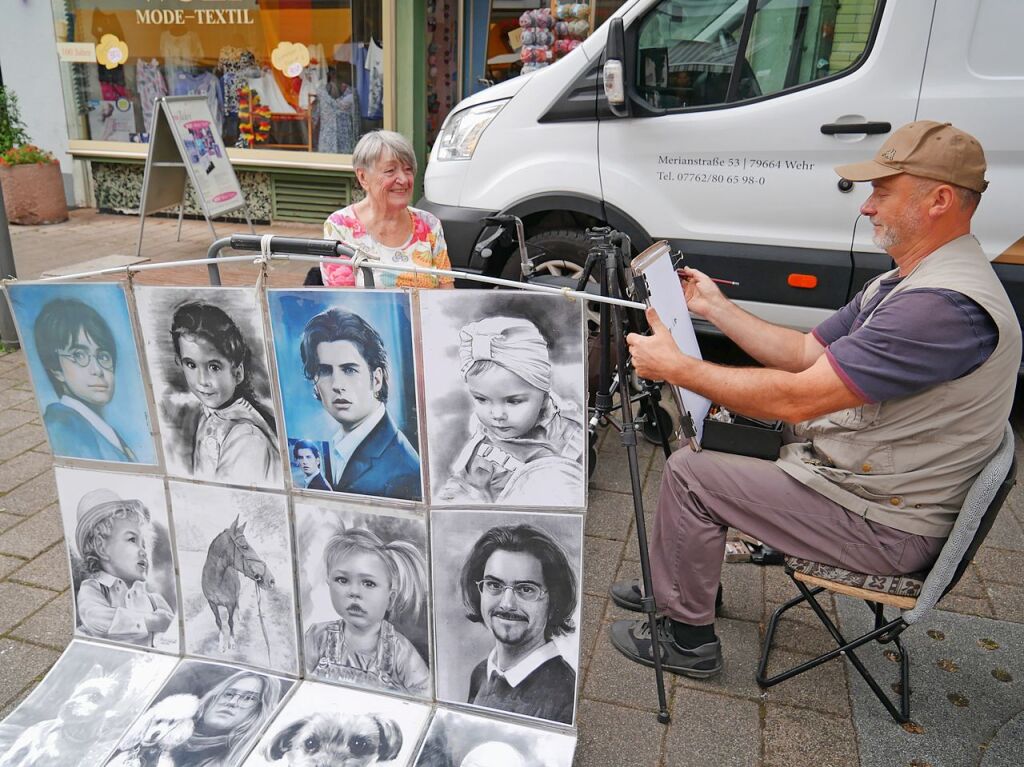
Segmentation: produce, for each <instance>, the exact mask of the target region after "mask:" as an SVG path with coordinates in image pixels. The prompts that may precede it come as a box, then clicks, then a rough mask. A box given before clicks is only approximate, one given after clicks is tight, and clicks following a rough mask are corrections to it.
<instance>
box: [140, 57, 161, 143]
mask: <svg viewBox="0 0 1024 767" xmlns="http://www.w3.org/2000/svg"><path fill="white" fill-rule="evenodd" d="M135 88H136V90H137V91H138V92H139V101H140V102H141V103H142V118H143V120H144V123H143V127H142V129H143V130H144V131H150V130H152V125H153V109H154V102H155V101H156V100H157V99H158V98H161V97H163V96H166V95H167V81H166V80H164V73H163V72H162V71H161V70H160V64H159V62H157V60H156V59H151V60H150V61H146V60H144V59H139V60H138V61H136V62H135Z"/></svg>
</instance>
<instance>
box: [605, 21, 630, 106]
mask: <svg viewBox="0 0 1024 767" xmlns="http://www.w3.org/2000/svg"><path fill="white" fill-rule="evenodd" d="M625 59H626V33H625V30H624V28H623V26H622V18H621V17H618V16H616V17H615V18H613V19H611V20H609V22H608V40H607V42H606V43H605V46H604V69H603V71H602V79H603V80H604V95H605V98H606V99H607V100H608V108H609V109H610V110H611V112H612V114H613V115H615V116H616V117H628V116H629V105H628V104H627V103H626V66H625Z"/></svg>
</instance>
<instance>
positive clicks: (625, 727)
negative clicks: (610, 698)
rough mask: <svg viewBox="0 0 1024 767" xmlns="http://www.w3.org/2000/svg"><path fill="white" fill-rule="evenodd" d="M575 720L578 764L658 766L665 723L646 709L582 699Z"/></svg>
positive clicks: (629, 766) (623, 766)
mask: <svg viewBox="0 0 1024 767" xmlns="http://www.w3.org/2000/svg"><path fill="white" fill-rule="evenodd" d="M630 698H631V699H632V696H630ZM577 724H578V725H579V739H578V740H577V742H576V761H575V764H576V765H577V767H583V765H594V767H598V766H599V767H658V765H659V764H660V762H661V752H662V742H663V741H664V739H665V727H664V725H661V724H658V720H657V719H656V718H655V715H654V714H652V713H650V712H648V711H637V710H635V709H629V708H624V707H622V706H614V705H611V704H608V703H600V702H598V701H593V700H584V701H581V702H580V706H579V714H578V717H577Z"/></svg>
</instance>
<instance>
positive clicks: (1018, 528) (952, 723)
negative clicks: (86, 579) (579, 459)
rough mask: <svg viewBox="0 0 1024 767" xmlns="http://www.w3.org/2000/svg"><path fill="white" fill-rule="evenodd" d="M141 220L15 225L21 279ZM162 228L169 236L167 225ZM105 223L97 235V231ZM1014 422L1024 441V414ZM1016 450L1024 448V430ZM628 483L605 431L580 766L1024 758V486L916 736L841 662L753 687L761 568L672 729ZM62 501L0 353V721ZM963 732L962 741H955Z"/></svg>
mask: <svg viewBox="0 0 1024 767" xmlns="http://www.w3.org/2000/svg"><path fill="white" fill-rule="evenodd" d="M137 223H138V222H137V219H134V218H127V217H115V216H102V215H97V214H95V213H92V212H84V213H83V212H76V213H75V214H74V216H73V218H72V221H71V222H69V224H64V225H58V226H56V227H46V228H42V227H38V228H28V229H15V230H14V232H13V239H14V247H15V256H16V259H17V263H18V268H19V272H20V274H21V275H22V277H30V276H33V275H36V274H39V273H40V272H42V271H44V270H46V269H50V268H54V267H55V266H56V265H60V264H67V263H70V262H72V261H78V260H86V258H96V257H98V256H102V255H108V254H110V253H128V252H134V251H133V244H134V237H135V234H136V232H137ZM146 226H147V242H149V235H153V237H154V241H155V240H157V237H158V235H159V234H160V232H162V231H163V229H167V228H169V230H170V234H169V237H167V238H166V239H169V240H170V241H171V242H170V243H165V244H164V245H162V246H161V251H160V252H161V253H162V254H163V255H164V256H166V257H168V258H175V259H182V258H192V257H195V256H196V255H197V254H201V253H205V248H206V245H207V244H208V229H207V228H206V224H205V222H186V223H185V230H186V235H187V236H186V238H184V239H185V241H186V242H187V243H188V244H182V245H178V244H175V243H173V238H174V226H175V222H173V221H166V220H165V221H161V220H158V219H154V220H152V221H149V222H147V225H146ZM62 227H64V228H63V229H62ZM282 229H286V230H287V231H288V233H289V234H300V236H316V231H315V228H310V227H280V226H275V227H274V230H275V231H281V230H282ZM155 230H160V232H157V234H154V231H155ZM95 231H100V234H99V235H95V236H94V234H93V233H94V232H95ZM163 234H166V232H163ZM82 242H88V243H89V245H88V247H87V248H83V247H82V246H81V245H80V244H78V243H82ZM153 252H155V251H153ZM69 253H75V254H76V255H75V256H74V257H71V256H68V254H69ZM79 256H80V257H79ZM289 266H290V265H289ZM302 271H304V269H303V270H299V271H297V272H295V271H286V270H281V272H278V273H277V274H276V275H275V279H278V278H279V279H281V280H282V283H284V281H285V279H286V278H287V279H291V280H292V282H291V284H296V282H297V281H298V280H297V279H294V278H295V277H296V276H297V275H301V272H302ZM182 274H184V272H182ZM233 274H234V277H233V278H232V280H233V281H234V280H237V282H238V283H239V284H243V283H244V282H246V281H249V282H251V279H252V271H251V269H250V271H249V272H248V273H247V272H246V271H245V267H242V268H240V269H239V270H237V271H236V272H233ZM204 277H205V273H203V272H199V273H198V276H192V277H188V275H186V278H189V279H192V280H196V281H197V284H202V280H203V279H204ZM226 281H227V280H226ZM1015 425H1016V426H1017V428H1018V433H1019V431H1020V428H1019V423H1017V422H1015ZM639 452H640V465H641V471H642V473H643V491H644V505H645V509H646V510H647V512H648V514H650V513H651V512H652V511H653V508H654V501H655V498H656V496H657V491H658V485H659V482H660V480H661V471H662V465H663V460H662V457H661V453H660V451H656V450H655V449H654V447H653V446H651V445H648V444H646V443H642V444H641V447H640V451H639ZM1018 455H1019V456H1021V457H1024V448H1022V443H1021V440H1020V438H1019V437H1018ZM629 486H630V485H629V472H628V468H627V465H626V461H625V455H624V452H623V449H622V448H621V446H620V445H619V444H618V440H617V437H616V436H615V435H614V434H611V433H609V432H605V433H604V434H602V435H601V441H600V444H599V459H598V463H597V469H596V471H595V473H594V477H593V479H592V482H591V487H590V504H589V508H588V514H587V520H586V541H585V552H586V567H585V573H584V591H585V596H584V606H583V608H584V621H583V623H584V625H583V645H582V646H583V659H582V664H581V674H580V678H581V686H580V706H579V733H580V735H579V747H578V752H577V759H576V764H577V765H579V767H617V766H618V765H637V766H642V767H686V766H687V765H711V766H713V767H719V766H722V767H724V766H727V765H745V766H746V765H749V766H751V767H755V766H756V767H783V765H785V766H786V767H803V766H804V765H807V766H808V767H809V766H810V765H816V766H817V765H828V766H831V767H860V766H861V765H865V766H867V765H872V767H873V766H874V765H879V766H880V767H881V766H882V765H885V766H886V767H911V766H912V765H913V766H914V767H926V765H930V767H943V766H948V767H961V766H962V765H965V764H980V765H984V767H997V765H998V766H999V767H1001V766H1002V765H1004V764H1006V765H1008V764H1020V763H1021V761H1022V759H1021V758H1020V754H1021V753H1024V744H1021V743H1020V737H1021V733H1024V717H1021V716H1019V715H1021V713H1022V712H1024V668H1021V667H1020V664H1021V661H1020V660H1018V659H1019V658H1020V657H1021V652H1020V647H1021V637H1022V636H1024V567H1021V561H1022V557H1024V496H1022V490H1021V489H1020V488H1019V487H1018V488H1017V489H1015V490H1014V491H1013V493H1012V494H1011V496H1010V499H1009V501H1008V503H1007V505H1006V506H1005V507H1004V510H1003V512H1002V514H1001V515H1000V517H999V519H998V522H997V524H996V526H995V528H994V529H993V531H992V533H991V535H990V536H989V538H988V542H987V543H986V545H985V546H984V547H982V549H981V550H980V552H979V554H978V556H977V558H976V560H975V562H974V564H972V565H971V566H970V568H969V569H968V571H967V573H966V574H965V576H964V578H963V580H962V581H961V584H960V585H959V586H958V587H957V589H956V590H955V591H954V592H953V593H952V594H950V595H949V596H947V597H946V599H945V600H944V601H943V610H944V611H938V612H937V613H936V619H935V621H931V622H929V623H928V625H926V626H922V627H920V629H917V628H916V627H915V629H914V630H912V631H910V632H908V633H907V635H905V636H906V637H907V639H906V641H907V643H908V644H909V647H910V650H911V658H912V660H911V664H912V672H911V674H912V675H911V679H912V681H914V682H915V689H914V692H915V697H914V706H915V712H914V713H915V719H916V720H917V725H918V726H917V727H916V728H910V730H909V731H907V730H903V729H901V728H899V727H898V726H896V725H895V724H893V723H892V721H891V720H890V719H888V717H887V715H886V714H885V713H884V711H883V710H882V708H881V706H880V705H879V704H878V703H877V702H873V700H869V699H868V698H866V697H865V693H864V689H865V688H864V685H863V684H862V683H861V682H860V680H859V677H856V674H851V673H850V672H849V670H848V668H847V667H846V666H844V665H843V662H840V661H832V662H831V663H828V664H826V665H825V666H823V667H821V668H819V669H816V670H815V671H813V672H810V673H808V674H805V675H803V676H800V677H797V678H795V679H793V680H790V681H788V682H785V683H783V684H781V685H779V686H777V687H775V688H773V689H771V690H769V691H767V692H762V691H761V690H759V689H758V687H757V685H756V684H755V683H754V672H755V668H756V664H757V661H756V659H757V656H758V653H759V643H760V639H761V636H762V635H763V629H764V623H765V621H766V619H767V616H768V615H769V614H770V612H771V610H773V609H774V608H775V607H776V606H777V605H778V604H779V603H781V602H782V601H785V600H786V599H788V598H789V597H791V596H792V595H793V594H794V593H795V591H794V590H793V589H792V587H791V586H789V584H788V580H787V579H786V578H785V576H784V574H783V573H782V570H781V568H778V567H772V568H762V567H758V566H755V565H751V564H730V565H726V566H725V567H724V568H723V585H724V590H725V606H724V609H723V617H722V619H721V620H720V622H719V629H718V630H719V633H720V635H721V636H722V640H723V644H724V648H725V656H726V668H725V671H724V672H723V674H722V675H721V676H720V677H718V678H716V679H713V680H710V681H706V682H697V681H693V680H689V679H684V678H679V677H672V676H669V677H667V679H668V690H669V696H670V698H669V700H670V706H671V710H672V714H673V721H672V723H671V724H670V725H669V726H667V727H666V726H662V725H659V724H658V723H657V721H656V719H655V712H656V710H657V699H656V696H655V691H654V683H653V673H652V672H651V671H649V670H647V669H644V668H641V667H640V666H637V665H635V664H632V663H630V662H628V661H626V660H625V659H624V658H623V657H622V656H620V655H619V654H618V653H617V652H616V651H615V650H614V649H612V647H611V646H610V645H609V643H608V642H607V640H606V639H605V635H604V634H605V627H606V625H607V624H608V623H609V622H610V621H612V620H616V619H618V618H620V617H628V615H627V614H626V613H624V612H623V611H621V610H619V609H617V608H616V607H615V606H614V605H613V604H612V603H611V601H610V600H609V599H608V597H607V588H608V586H609V584H610V583H611V582H612V581H613V580H614V579H617V578H627V577H635V576H637V575H638V574H639V564H638V561H637V560H638V553H637V545H636V543H635V535H634V525H633V510H632V501H631V497H630V495H629ZM56 497H57V496H56V487H55V484H54V480H53V472H52V459H51V456H50V454H49V451H48V448H47V444H46V439H45V434H44V432H43V428H42V425H41V422H40V418H39V414H38V410H37V409H36V405H35V400H34V398H33V396H32V393H31V389H30V386H29V384H28V377H27V373H26V369H25V365H24V359H23V354H22V353H20V352H16V353H8V354H4V355H2V356H0V715H6V714H7V713H8V712H9V711H10V710H11V708H12V707H13V706H14V705H15V704H16V703H17V702H18V701H19V700H21V698H23V697H24V696H25V695H26V694H27V693H28V692H29V691H30V690H31V689H32V687H33V686H34V685H35V684H36V683H37V682H38V681H39V679H40V678H41V677H42V675H43V674H45V672H46V671H47V669H48V668H49V667H50V666H51V665H52V664H53V662H54V661H55V660H56V659H57V657H58V656H59V654H60V652H61V650H62V649H63V647H64V646H65V645H66V644H67V642H68V641H69V640H70V636H71V631H70V627H71V625H72V614H71V603H70V592H69V587H68V565H67V558H66V554H65V549H64V544H63V540H62V531H61V526H60V518H59V514H58V510H57V505H56ZM849 605H852V607H850V606H849ZM858 607H859V605H855V604H853V603H850V602H848V601H846V602H845V603H844V604H843V605H841V606H840V607H839V608H838V610H837V609H836V608H835V606H834V605H833V606H832V609H833V612H836V613H838V616H839V619H840V622H841V624H842V625H844V626H845V625H849V624H850V622H855V621H856V620H857V618H851V617H849V616H850V613H851V610H852V611H856V608H858ZM793 612H794V613H796V615H795V616H794V618H793V619H789V620H787V621H786V622H784V623H783V625H782V627H781V628H780V632H779V640H780V649H781V650H782V651H781V652H778V653H777V656H776V657H777V658H778V661H779V663H780V664H781V663H783V662H787V661H794V660H799V659H800V658H802V657H809V656H810V655H812V654H815V653H817V652H821V651H822V648H825V647H827V642H826V640H827V636H826V635H825V632H824V630H823V629H822V628H821V627H820V626H817V625H815V624H814V623H812V622H811V621H810V619H809V618H810V615H809V611H808V610H807V609H806V608H799V609H797V610H794V611H793ZM993 644H994V645H996V647H995V648H992V645H993ZM1000 645H1001V646H1000ZM979 648H981V649H979ZM873 652H875V648H874V647H869V648H867V649H866V650H865V651H864V652H863V653H862V654H863V656H864V657H865V658H867V657H868V656H870V655H871V654H872V653H873ZM986 653H991V654H986ZM879 662H881V663H883V664H885V663H886V661H884V659H883V660H881V661H879ZM888 666H889V667H888V668H885V667H883V668H882V669H881V672H882V673H883V674H884V675H885V676H884V679H886V680H887V681H890V680H894V679H895V673H896V668H895V665H893V664H888ZM990 671H991V673H989V672H990ZM968 675H970V676H969V677H968ZM1007 677H1009V678H1007ZM952 739H955V740H956V741H957V743H958V744H959V745H958V746H957V747H956V748H955V749H954V748H953V746H952V745H950V744H951V743H952V742H953V740H952ZM1007 754H1009V755H1010V756H1007ZM999 759H1010V761H999ZM1014 760H1015V761H1014ZM496 767H498V766H496Z"/></svg>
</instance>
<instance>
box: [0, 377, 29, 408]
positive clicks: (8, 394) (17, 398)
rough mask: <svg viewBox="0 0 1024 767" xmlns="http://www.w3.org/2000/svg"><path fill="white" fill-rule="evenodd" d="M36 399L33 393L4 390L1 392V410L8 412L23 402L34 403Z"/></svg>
mask: <svg viewBox="0 0 1024 767" xmlns="http://www.w3.org/2000/svg"><path fill="white" fill-rule="evenodd" d="M0 374H2V373H0ZM34 399H35V397H33V395H32V392H27V391H21V390H20V389H4V390H3V391H0V410H7V409H9V408H12V407H14V406H15V405H17V404H19V403H21V402H32V401H33V400H34Z"/></svg>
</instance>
